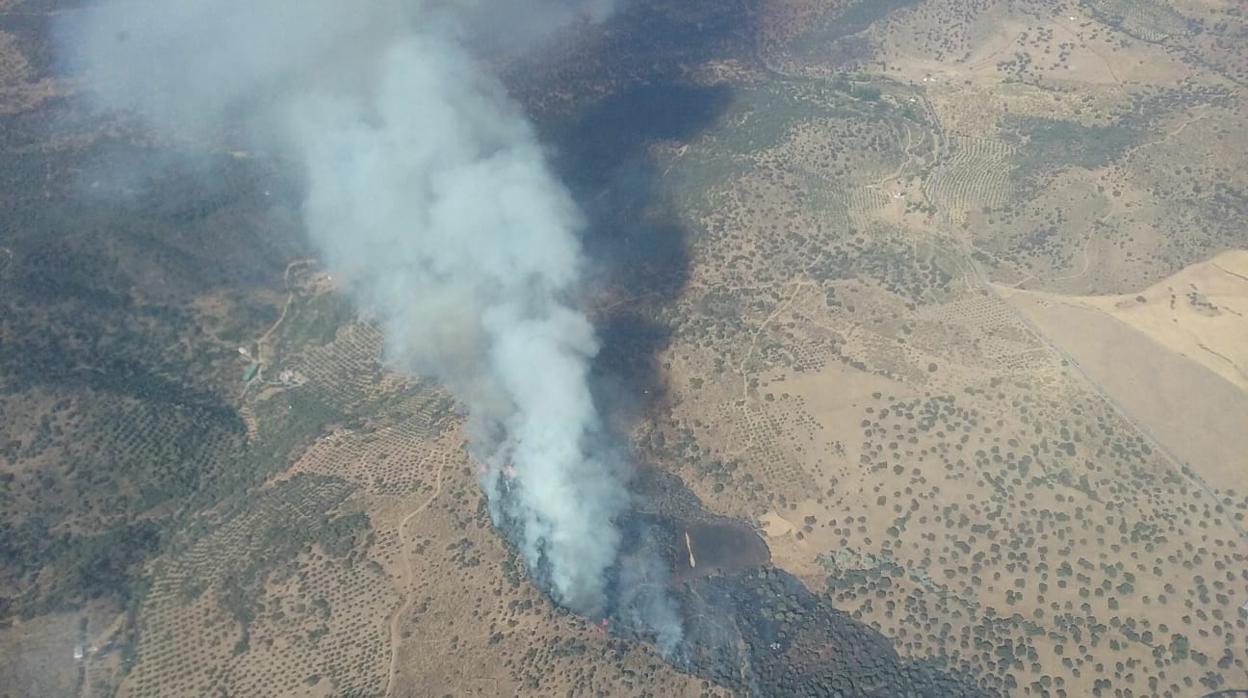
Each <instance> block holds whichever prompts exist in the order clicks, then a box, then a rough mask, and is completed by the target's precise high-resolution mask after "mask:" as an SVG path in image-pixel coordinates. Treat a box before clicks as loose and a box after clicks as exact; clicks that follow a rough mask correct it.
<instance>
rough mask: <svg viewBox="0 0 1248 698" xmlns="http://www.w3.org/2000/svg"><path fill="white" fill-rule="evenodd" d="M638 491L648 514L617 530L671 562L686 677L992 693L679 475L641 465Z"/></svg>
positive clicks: (761, 689) (756, 688) (801, 689)
mask: <svg viewBox="0 0 1248 698" xmlns="http://www.w3.org/2000/svg"><path fill="white" fill-rule="evenodd" d="M636 489H637V490H638V492H639V494H641V495H642V501H643V502H644V504H643V506H644V511H634V512H630V513H629V515H628V516H627V517H625V519H624V520H623V521H621V523H620V526H621V530H622V531H623V533H624V539H625V550H624V554H626V555H627V554H633V555H637V554H638V552H639V550H638V549H647V548H648V552H649V553H650V555H652V556H653V557H654V558H656V559H658V560H661V561H662V562H663V563H664V564H665V565H666V566H667V569H668V571H669V574H668V579H669V580H670V581H669V585H670V588H669V593H670V595H671V597H672V598H673V599H675V601H676V605H677V606H678V607H679V608H680V615H681V625H682V628H683V631H684V637H683V641H682V643H681V645H680V647H679V648H678V650H677V651H676V652H675V653H673V655H672V656H670V657H669V658H668V660H669V662H671V663H672V664H673V665H674V666H675V667H676V668H678V669H680V670H681V671H685V672H687V673H690V674H692V675H694V676H698V677H701V678H703V679H706V680H708V681H711V682H714V683H715V684H717V685H720V686H723V687H725V688H729V689H731V690H733V691H736V692H739V693H743V694H748V695H762V696H837V695H839V696H880V697H884V696H888V697H891V696H922V697H930V698H946V697H954V696H968V697H970V696H974V697H979V696H984V697H986V696H989V695H994V694H993V693H992V692H991V691H989V690H986V689H984V688H982V687H980V686H978V685H977V684H976V682H975V680H974V678H973V677H971V676H968V675H965V674H961V673H958V672H956V671H951V670H950V669H949V668H948V667H947V666H945V665H944V664H943V663H941V662H936V661H920V660H913V659H909V658H906V657H903V656H901V655H900V654H899V653H898V652H897V651H896V649H894V647H893V646H892V643H891V642H890V641H889V639H888V638H887V637H885V636H884V635H882V634H881V633H879V632H878V631H876V630H874V629H872V628H871V627H869V626H868V625H866V624H865V623H862V622H861V621H858V620H855V619H854V618H853V617H851V616H850V615H849V614H847V613H845V612H843V611H840V610H838V609H836V608H835V607H833V605H832V603H831V600H830V599H829V598H828V597H827V596H826V595H822V594H817V593H812V592H811V591H810V590H809V589H807V588H806V586H805V585H804V584H803V583H802V582H801V580H799V579H797V578H796V577H794V576H793V575H791V574H789V573H787V572H785V571H784V570H781V569H777V568H775V567H773V566H772V565H771V554H770V550H769V549H768V547H767V544H766V541H765V540H763V538H762V537H761V536H759V534H758V533H757V532H756V531H754V529H753V528H752V527H750V526H749V525H748V524H746V523H745V522H743V521H738V520H735V519H731V518H728V517H723V516H718V515H715V514H713V513H711V512H708V511H707V510H706V509H704V508H703V506H702V504H701V502H700V501H698V499H697V496H696V495H694V494H693V493H692V492H691V491H690V490H689V489H688V488H687V487H686V486H685V484H684V483H683V482H682V481H681V480H680V479H679V478H678V477H676V476H675V475H672V474H670V473H665V472H662V471H659V470H657V469H653V468H647V467H643V468H642V470H641V472H640V473H639V475H638V478H637V482H636ZM643 552H644V551H643ZM620 632H621V633H622V634H627V632H628V630H627V627H625V628H623V629H622V630H621V631H620Z"/></svg>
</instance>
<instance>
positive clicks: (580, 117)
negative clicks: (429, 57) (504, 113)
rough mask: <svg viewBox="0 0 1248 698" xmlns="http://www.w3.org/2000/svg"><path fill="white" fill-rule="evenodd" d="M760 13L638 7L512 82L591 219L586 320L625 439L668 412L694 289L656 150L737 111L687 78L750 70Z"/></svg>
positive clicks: (611, 410)
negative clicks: (673, 330)
mask: <svg viewBox="0 0 1248 698" xmlns="http://www.w3.org/2000/svg"><path fill="white" fill-rule="evenodd" d="M753 4H755V0H744V1H743V2H741V3H724V2H722V0H681V1H680V2H678V3H673V2H671V0H632V1H631V2H629V3H626V4H623V5H622V7H620V8H619V11H618V12H617V14H616V15H615V16H614V17H612V18H611V19H610V20H608V21H607V22H606V23H605V24H603V25H601V26H599V27H596V28H593V29H591V30H587V31H586V36H585V37H582V38H581V39H579V40H573V41H571V42H570V43H565V44H562V45H557V46H553V47H550V50H548V51H543V52H539V54H540V55H538V56H535V57H533V59H532V62H531V63H527V64H515V65H513V66H511V69H510V70H508V71H506V72H507V76H506V78H505V79H506V82H507V83H508V87H509V88H510V89H511V90H512V91H513V93H514V94H515V95H516V96H517V97H518V98H519V99H520V100H521V101H522V103H524V104H525V105H526V107H528V111H529V112H530V114H531V116H532V118H533V119H534V122H535V124H536V126H537V128H538V131H539V134H540V137H541V139H542V141H543V142H544V143H546V144H547V145H548V146H549V147H550V148H551V150H552V153H553V154H554V158H553V164H554V167H555V169H556V171H557V173H558V175H559V176H560V178H561V180H562V181H563V182H564V183H565V184H566V185H567V186H568V188H569V189H570V191H571V192H572V194H573V196H574V198H575V199H576V201H577V203H578V204H579V206H580V207H581V209H582V211H583V212H584V214H585V216H586V218H587V221H586V223H587V225H586V227H585V233H584V237H583V239H582V244H583V249H584V251H585V255H586V257H587V259H588V262H589V267H590V270H589V272H590V273H589V278H590V279H592V283H593V287H594V288H593V293H592V294H591V297H592V300H591V301H589V303H588V305H589V306H590V307H589V308H588V310H589V311H590V312H591V314H592V315H593V317H594V322H595V324H596V326H597V328H598V333H599V336H600V338H601V340H602V342H601V345H602V350H601V352H600V353H599V355H598V358H597V360H596V361H595V363H594V367H593V368H594V376H593V379H594V380H593V384H594V390H595V397H596V398H597V399H598V401H599V405H600V407H601V408H602V410H603V412H604V414H605V416H606V417H607V421H608V423H610V424H613V425H615V427H616V428H622V429H626V428H627V425H629V424H630V423H631V422H632V421H633V420H635V419H636V418H637V417H639V416H640V415H641V414H642V413H644V412H645V411H646V410H647V409H649V408H651V407H653V406H654V405H655V404H658V403H659V401H660V400H661V397H662V383H661V381H660V380H659V376H658V374H657V372H656V371H655V370H654V365H653V357H654V356H655V354H656V353H657V352H658V351H659V350H660V349H662V348H663V347H665V346H666V345H667V343H668V340H669V337H670V328H669V327H667V326H666V325H665V324H664V323H663V322H662V321H661V320H660V315H661V311H662V309H663V308H664V306H665V305H666V304H668V303H669V302H671V301H672V300H674V299H675V298H676V297H677V296H678V295H679V294H680V292H681V290H682V289H683V287H684V285H685V282H686V280H687V279H688V276H689V252H688V241H689V238H690V235H691V234H692V231H691V230H689V229H688V227H687V226H686V225H685V224H684V223H683V222H682V221H681V220H680V217H679V216H678V215H677V212H676V210H675V209H674V207H673V206H672V205H671V203H670V202H669V200H668V197H667V194H666V192H665V191H664V185H663V182H662V174H661V171H660V170H659V167H658V166H657V164H656V162H655V160H654V158H653V157H652V155H651V146H652V145H654V144H656V143H661V142H688V141H691V140H694V139H696V138H697V137H698V135H699V134H700V133H702V132H704V131H705V130H706V129H708V128H710V127H712V126H713V125H714V124H715V123H716V122H717V120H718V119H719V118H720V116H721V115H722V114H723V113H724V111H725V110H726V109H727V108H728V107H729V106H730V104H731V102H732V99H733V92H732V88H731V87H729V86H727V85H722V84H713V85H712V84H705V83H704V82H699V81H697V80H695V79H693V78H691V77H690V75H691V71H696V70H697V69H698V67H699V66H703V65H706V64H708V63H712V62H718V61H724V60H732V61H748V60H752V57H753V51H754V36H755V34H756V24H757V15H758V13H757V12H755V11H754V10H753V9H751V6H752V5H753Z"/></svg>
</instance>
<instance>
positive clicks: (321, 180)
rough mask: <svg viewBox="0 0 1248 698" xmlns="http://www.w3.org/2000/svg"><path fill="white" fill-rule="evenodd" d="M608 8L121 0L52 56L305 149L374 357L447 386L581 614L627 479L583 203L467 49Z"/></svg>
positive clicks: (660, 621)
mask: <svg viewBox="0 0 1248 698" xmlns="http://www.w3.org/2000/svg"><path fill="white" fill-rule="evenodd" d="M608 11H609V5H608V4H606V3H604V2H602V1H601V0H582V1H572V0H441V1H437V2H435V1H434V0H428V1H426V2H412V3H406V4H402V3H395V2H382V1H380V0H378V1H377V2H361V3H351V2H345V1H344V0H131V1H126V2H106V3H104V4H102V5H97V6H95V7H94V8H92V9H89V10H86V11H83V12H79V13H75V14H72V15H71V16H69V18H68V19H66V20H65V21H64V22H62V24H61V26H60V27H59V45H60V46H61V48H62V51H63V53H64V54H65V58H66V62H67V64H68V66H69V67H70V69H71V70H72V71H73V72H74V73H76V74H79V75H82V76H84V80H85V82H86V85H87V87H88V91H89V92H91V93H92V94H93V95H94V96H95V97H96V98H98V100H99V102H100V103H101V105H102V106H104V107H106V108H110V109H118V110H124V111H129V112H133V113H136V114H138V115H139V116H141V117H143V118H144V119H146V120H147V121H148V122H149V123H150V124H152V125H153V126H154V127H155V128H156V129H157V130H159V131H161V132H163V133H167V134H172V135H175V136H178V137H183V138H192V139H209V140H210V139H212V138H216V137H220V135H221V134H222V133H227V132H234V131H241V132H242V133H245V134H246V136H245V137H246V138H248V139H249V140H250V141H251V142H252V143H253V144H255V145H257V146H259V147H262V148H265V149H267V150H269V151H271V152H273V153H275V154H278V155H280V156H281V157H283V158H287V159H289V160H292V161H294V162H296V163H298V164H299V165H300V166H301V167H302V169H303V171H304V175H305V178H306V200H305V201H304V207H303V214H304V221H305V225H306V227H307V231H308V233H309V236H310V238H311V239H312V240H313V241H314V242H315V244H316V245H317V246H318V247H319V249H320V251H321V253H322V255H323V257H324V260H325V261H326V263H327V264H328V266H329V267H330V268H332V269H333V270H334V271H335V273H336V274H337V275H338V277H339V278H343V279H346V282H347V287H348V288H349V289H350V292H351V293H352V294H353V297H354V298H355V299H356V301H357V303H358V304H359V306H360V307H361V308H362V309H363V310H364V311H365V312H367V313H369V314H370V315H371V316H373V317H375V318H377V319H378V320H379V321H380V322H381V323H382V325H383V327H384V329H385V334H386V337H387V356H388V358H389V360H391V361H393V362H394V363H395V364H396V365H397V366H399V367H402V368H405V369H409V370H413V371H416V372H420V373H424V374H432V375H435V376H437V377H439V378H440V379H441V380H442V381H444V382H445V384H446V385H447V386H448V387H449V388H450V389H451V390H452V391H453V392H454V393H455V394H456V395H457V397H458V398H459V399H460V400H461V402H462V403H463V404H464V405H466V407H467V409H468V412H469V415H470V438H471V445H470V448H471V449H472V451H473V455H474V456H475V457H476V458H477V459H479V460H480V461H481V462H482V463H484V464H485V465H486V466H487V467H486V473H485V474H484V475H483V476H482V484H483V487H484V489H485V492H486V494H487V496H488V499H489V501H490V504H491V508H492V512H493V515H494V518H495V521H496V522H499V523H500V524H504V525H505V526H506V527H507V528H508V529H509V530H511V531H512V532H513V538H514V540H515V541H516V543H517V545H518V546H519V548H520V549H521V551H522V552H523V555H524V557H525V559H526V560H527V562H528V563H529V565H530V568H531V569H532V570H533V571H534V574H535V576H536V577H537V578H538V579H539V580H541V581H542V582H543V583H544V584H546V585H547V587H548V588H549V590H550V592H551V594H552V595H553V597H554V598H555V599H556V600H557V601H558V602H559V603H561V604H563V605H565V606H567V607H569V608H571V609H573V610H575V611H577V612H580V613H584V614H588V615H598V614H601V613H604V612H607V611H609V610H611V609H610V608H609V605H610V603H611V602H610V600H609V599H608V598H607V596H608V591H607V590H608V586H609V584H610V582H609V579H608V576H609V575H610V574H611V570H612V569H613V568H614V567H613V566H614V565H616V564H617V558H618V553H619V549H620V542H621V541H620V532H619V529H618V528H617V525H616V524H617V520H618V518H619V517H620V515H621V514H622V513H624V512H625V511H626V509H627V508H628V507H629V494H628V489H627V477H628V467H627V464H626V463H625V462H623V459H620V458H618V457H615V456H612V455H610V454H612V453H615V452H616V451H614V450H613V449H608V448H601V447H600V446H601V439H602V436H601V432H602V425H601V424H600V417H599V414H598V412H597V410H596V407H595V404H594V400H593V398H592V397H591V394H590V388H589V383H588V374H589V369H590V362H591V360H592V359H593V357H594V355H595V353H596V352H597V349H598V342H597V339H596V336H595V332H594V329H593V327H592V326H591V323H590V322H589V320H588V319H587V318H586V317H585V315H584V314H583V313H582V312H580V311H579V310H577V309H576V305H575V302H574V296H575V294H576V293H577V292H578V289H579V288H581V287H582V284H583V279H582V278H581V270H582V268H583V264H582V259H581V252H580V248H579V243H578V234H579V232H580V229H581V227H582V225H583V221H582V219H581V217H580V215H579V213H578V210H577V207H576V205H575V204H574V202H573V201H572V200H571V198H570V196H569V194H568V193H567V191H566V190H565V188H564V187H563V186H562V184H561V183H560V182H559V181H558V180H557V178H556V177H555V176H554V175H553V174H552V172H551V170H550V168H549V167H548V165H547V162H546V154H545V153H544V152H543V149H542V147H541V145H540V144H539V142H538V140H537V138H536V137H535V134H534V132H533V130H532V128H531V127H530V125H529V124H528V123H527V121H526V119H525V117H524V115H523V114H522V113H521V111H520V110H519V109H518V107H517V106H516V105H514V104H513V103H512V102H511V101H510V100H509V99H508V97H507V95H506V93H505V91H504V89H503V88H502V87H501V85H500V84H499V83H498V81H497V80H496V79H495V78H494V76H493V75H492V74H491V72H490V71H489V70H488V69H487V68H486V67H485V66H484V65H483V64H482V63H480V62H479V61H477V60H475V59H474V57H473V55H472V51H471V49H470V47H471V46H473V45H474V44H488V43H491V42H493V43H495V44H497V45H499V46H504V49H503V50H523V48H524V47H525V46H526V45H529V44H532V43H533V42H536V41H538V40H540V39H541V37H542V36H544V35H546V34H548V33H550V32H553V31H556V30H557V29H558V28H559V27H561V26H564V25H567V24H570V23H573V22H578V21H595V20H598V19H601V18H603V17H605V15H606V14H607V12H608ZM504 28H505V29H506V31H504ZM495 39H497V41H495ZM647 574H648V573H647ZM616 578H617V583H618V580H620V579H623V580H625V582H627V579H628V575H627V574H619V575H617V577H616ZM659 586H660V589H659V590H658V591H651V592H644V591H643V592H638V591H635V590H634V591H632V592H630V594H631V596H632V597H637V596H638V595H639V594H640V595H642V596H644V599H642V600H640V601H636V602H634V601H629V604H630V606H631V607H630V609H629V610H628V613H630V614H632V615H636V614H638V613H640V614H642V615H643V616H645V617H644V618H643V619H642V621H641V623H642V624H643V625H648V626H649V627H650V629H651V630H653V631H654V632H655V633H656V634H657V635H658V637H659V639H660V645H661V646H662V647H664V648H665V649H671V648H673V647H674V646H675V644H676V643H677V642H679V639H680V627H679V622H678V620H677V619H676V613H675V611H674V609H673V607H672V604H671V603H670V601H669V600H668V598H667V595H666V592H664V591H662V589H661V586H662V585H659ZM639 609H640V610H639Z"/></svg>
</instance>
